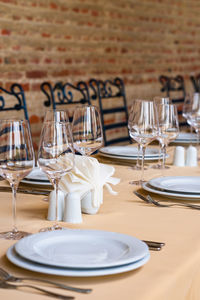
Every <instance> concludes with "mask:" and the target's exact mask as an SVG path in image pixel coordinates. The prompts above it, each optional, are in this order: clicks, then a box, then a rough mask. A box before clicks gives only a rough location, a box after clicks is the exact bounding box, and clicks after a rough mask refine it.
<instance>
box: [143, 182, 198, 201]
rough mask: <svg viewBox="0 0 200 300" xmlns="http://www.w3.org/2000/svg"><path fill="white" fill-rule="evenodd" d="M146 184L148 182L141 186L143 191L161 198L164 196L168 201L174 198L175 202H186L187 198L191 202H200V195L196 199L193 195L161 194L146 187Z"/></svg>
mask: <svg viewBox="0 0 200 300" xmlns="http://www.w3.org/2000/svg"><path fill="white" fill-rule="evenodd" d="M147 184H148V182H144V183H143V184H142V188H143V189H144V190H145V191H148V192H151V193H154V194H158V195H162V196H165V197H166V198H170V199H174V198H176V200H188V201H190V199H189V198H191V200H192V201H200V194H199V195H198V197H197V195H194V194H181V193H176V194H175V193H170V192H162V191H159V190H155V189H153V188H151V187H148V186H147Z"/></svg>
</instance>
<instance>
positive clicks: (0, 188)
mask: <svg viewBox="0 0 200 300" xmlns="http://www.w3.org/2000/svg"><path fill="white" fill-rule="evenodd" d="M11 191H12V189H11V188H10V187H9V186H0V192H11ZM17 192H18V193H23V194H33V195H44V196H48V195H49V194H50V192H51V191H49V190H32V189H27V190H25V189H24V188H18V189H17Z"/></svg>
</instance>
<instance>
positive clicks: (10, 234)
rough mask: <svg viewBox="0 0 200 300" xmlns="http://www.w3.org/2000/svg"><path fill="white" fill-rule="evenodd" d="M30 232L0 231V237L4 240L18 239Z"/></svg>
mask: <svg viewBox="0 0 200 300" xmlns="http://www.w3.org/2000/svg"><path fill="white" fill-rule="evenodd" d="M30 234H31V233H29V232H25V231H5V232H0V239H5V240H20V239H22V238H23V237H25V236H28V235H30Z"/></svg>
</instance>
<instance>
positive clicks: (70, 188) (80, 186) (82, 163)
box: [59, 155, 120, 207]
mask: <svg viewBox="0 0 200 300" xmlns="http://www.w3.org/2000/svg"><path fill="white" fill-rule="evenodd" d="M61 163H62V164H65V157H63V158H62V162H61ZM114 172H115V168H114V167H112V166H110V165H105V164H101V163H99V162H98V160H97V159H96V158H94V157H88V156H80V155H75V166H74V168H73V170H71V171H70V172H68V173H67V174H66V175H64V176H63V177H62V179H61V180H60V183H59V188H60V189H61V190H62V191H63V192H64V193H73V192H76V193H79V195H80V198H83V197H84V196H85V195H86V194H87V193H88V192H89V191H93V197H92V205H93V206H94V207H99V206H100V205H101V204H102V202H103V193H102V189H103V186H105V187H106V188H107V189H108V191H109V192H110V193H111V194H114V195H115V194H117V193H116V192H115V191H113V189H112V187H111V184H112V185H116V184H118V183H119V181H120V179H119V178H115V177H112V175H113V174H114Z"/></svg>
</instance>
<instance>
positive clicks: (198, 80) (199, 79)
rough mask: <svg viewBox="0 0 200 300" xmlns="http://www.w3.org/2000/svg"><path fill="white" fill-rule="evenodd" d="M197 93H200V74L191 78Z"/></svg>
mask: <svg viewBox="0 0 200 300" xmlns="http://www.w3.org/2000/svg"><path fill="white" fill-rule="evenodd" d="M190 80H191V81H192V85H193V88H194V91H195V93H200V74H198V75H196V76H190Z"/></svg>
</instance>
